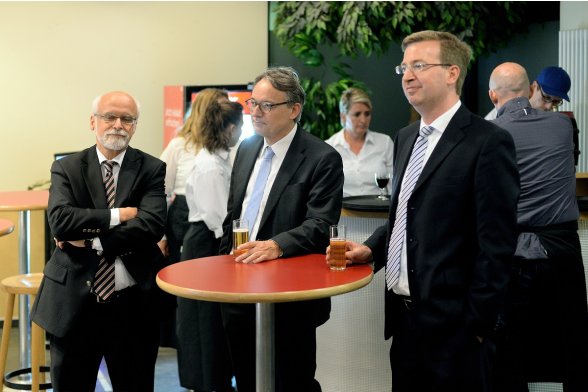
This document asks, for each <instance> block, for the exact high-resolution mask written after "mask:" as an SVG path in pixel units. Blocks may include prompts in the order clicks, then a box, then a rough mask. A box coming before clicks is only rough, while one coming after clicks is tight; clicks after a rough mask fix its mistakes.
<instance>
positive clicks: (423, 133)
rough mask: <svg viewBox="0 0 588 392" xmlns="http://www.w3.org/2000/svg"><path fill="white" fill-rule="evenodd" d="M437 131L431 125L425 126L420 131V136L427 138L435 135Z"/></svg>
mask: <svg viewBox="0 0 588 392" xmlns="http://www.w3.org/2000/svg"><path fill="white" fill-rule="evenodd" d="M434 130H435V128H433V127H432V126H430V125H427V126H424V127H422V128H421V130H420V131H419V135H420V136H422V137H427V136H429V135H430V134H431V133H433V131H434Z"/></svg>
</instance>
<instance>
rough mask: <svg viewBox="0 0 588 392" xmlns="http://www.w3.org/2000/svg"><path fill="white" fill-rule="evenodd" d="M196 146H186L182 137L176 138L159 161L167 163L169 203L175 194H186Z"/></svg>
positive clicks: (166, 183) (166, 181)
mask: <svg viewBox="0 0 588 392" xmlns="http://www.w3.org/2000/svg"><path fill="white" fill-rule="evenodd" d="M195 156H196V150H195V149H194V146H186V139H185V138H183V137H182V136H177V137H174V138H173V139H172V140H170V142H169V144H168V145H167V147H166V148H165V150H163V152H162V153H161V156H160V157H159V159H161V160H162V161H164V162H165V163H166V170H165V194H166V195H167V197H168V202H169V200H170V199H171V196H172V195H173V194H176V195H185V194H186V179H187V178H188V176H189V175H190V173H191V172H192V169H193V168H194V157H195Z"/></svg>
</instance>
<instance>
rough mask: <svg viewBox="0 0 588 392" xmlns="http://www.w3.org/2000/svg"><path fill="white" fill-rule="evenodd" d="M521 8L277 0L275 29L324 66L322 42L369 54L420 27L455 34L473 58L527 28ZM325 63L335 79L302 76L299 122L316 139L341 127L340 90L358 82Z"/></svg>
mask: <svg viewBox="0 0 588 392" xmlns="http://www.w3.org/2000/svg"><path fill="white" fill-rule="evenodd" d="M525 7H526V4H525V2H518V1H498V2H471V1H467V2H458V1H434V2H425V1H418V2H412V1H345V2H330V1H329V2H325V1H320V2H307V1H303V2H298V1H294V2H278V3H277V6H276V7H275V13H276V26H275V29H274V33H275V35H276V37H277V38H278V41H279V42H280V44H281V45H282V46H284V47H286V48H287V49H288V50H289V51H290V52H291V53H292V54H293V55H294V56H296V57H297V58H299V59H300V60H302V61H303V62H304V64H305V65H307V66H310V67H326V66H327V64H326V60H325V57H324V56H323V54H322V53H321V51H320V47H324V46H325V45H336V47H338V48H339V52H340V55H341V56H342V57H350V58H357V57H358V56H359V55H364V56H366V57H369V56H372V55H373V54H374V53H375V54H376V55H380V54H383V53H385V52H386V50H387V49H388V47H389V46H390V44H391V43H392V42H397V43H400V42H401V41H402V39H403V38H404V37H406V36H407V35H409V34H411V33H413V32H416V31H421V30H441V31H447V32H450V33H453V34H455V35H456V36H458V37H459V38H461V39H463V40H464V41H465V42H467V43H468V44H469V45H470V46H471V47H472V50H473V56H474V58H476V57H478V56H480V55H483V54H487V53H490V52H494V51H496V50H497V49H499V48H501V47H503V46H505V45H506V43H507V42H508V40H509V39H510V38H511V37H512V36H513V35H515V34H517V33H520V32H526V31H527V26H526V24H525V23H523V22H522V15H523V12H524V10H525ZM329 66H330V67H331V68H332V69H333V70H334V71H335V72H336V73H337V75H338V76H339V77H340V79H339V80H338V81H337V82H333V83H331V84H328V85H325V86H323V84H322V83H321V81H319V80H314V79H305V80H303V82H304V87H305V90H306V93H307V99H308V104H307V105H305V110H304V114H303V124H305V128H306V129H307V130H308V131H309V132H311V133H313V134H315V135H317V136H319V137H321V138H326V137H329V136H330V135H332V134H333V133H334V132H336V131H338V130H339V129H340V125H339V114H338V113H339V110H338V101H339V96H340V94H341V92H343V90H345V88H348V87H351V86H357V87H361V83H360V82H357V81H354V80H353V79H352V78H351V76H350V75H349V72H348V67H347V66H346V65H345V64H343V63H341V62H340V61H339V59H335V62H334V63H333V64H329ZM331 105H332V106H331Z"/></svg>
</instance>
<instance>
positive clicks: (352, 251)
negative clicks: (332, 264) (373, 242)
mask: <svg viewBox="0 0 588 392" xmlns="http://www.w3.org/2000/svg"><path fill="white" fill-rule="evenodd" d="M345 258H346V259H347V265H351V264H353V263H358V264H365V263H369V262H370V261H372V260H373V255H372V250H371V249H370V248H368V247H367V246H365V245H363V244H359V243H357V242H353V241H346V242H345ZM330 260H331V247H330V246H328V247H327V257H326V263H327V264H329V261H330Z"/></svg>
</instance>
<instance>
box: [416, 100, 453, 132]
mask: <svg viewBox="0 0 588 392" xmlns="http://www.w3.org/2000/svg"><path fill="white" fill-rule="evenodd" d="M460 106H461V101H460V100H457V102H456V103H455V105H453V106H452V107H451V108H449V110H448V111H446V112H445V113H443V114H442V115H440V116H439V117H437V118H436V119H435V121H433V122H432V123H430V124H425V122H424V121H423V119H422V118H421V127H420V128H419V129H423V127H426V126H427V125H429V126H431V127H433V128H435V129H436V130H438V131H439V132H441V133H443V131H445V128H447V125H449V122H450V121H451V119H452V118H453V115H454V114H455V113H456V112H457V110H458V109H459V107H460Z"/></svg>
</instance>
